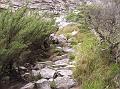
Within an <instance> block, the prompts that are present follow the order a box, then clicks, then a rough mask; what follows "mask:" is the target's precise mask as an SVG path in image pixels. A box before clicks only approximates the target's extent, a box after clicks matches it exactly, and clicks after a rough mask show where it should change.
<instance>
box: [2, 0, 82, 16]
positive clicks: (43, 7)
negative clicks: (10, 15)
mask: <svg viewBox="0 0 120 89" xmlns="http://www.w3.org/2000/svg"><path fill="white" fill-rule="evenodd" d="M80 1H81V0H0V8H1V9H8V8H11V9H12V10H13V11H14V10H16V9H18V8H20V7H22V6H24V5H27V7H28V8H29V9H32V10H39V11H42V12H43V11H44V12H49V13H51V12H52V13H54V14H57V13H64V12H66V11H68V10H73V9H75V8H76V7H77V5H79V2H80Z"/></svg>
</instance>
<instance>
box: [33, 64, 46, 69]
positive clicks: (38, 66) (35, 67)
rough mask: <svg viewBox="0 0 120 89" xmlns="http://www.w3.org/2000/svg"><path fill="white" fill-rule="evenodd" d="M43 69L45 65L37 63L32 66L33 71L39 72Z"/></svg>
mask: <svg viewBox="0 0 120 89" xmlns="http://www.w3.org/2000/svg"><path fill="white" fill-rule="evenodd" d="M44 67H45V64H40V63H37V64H36V65H35V66H34V69H38V70H41V69H42V68H44Z"/></svg>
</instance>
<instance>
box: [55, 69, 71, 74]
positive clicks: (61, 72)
mask: <svg viewBox="0 0 120 89" xmlns="http://www.w3.org/2000/svg"><path fill="white" fill-rule="evenodd" d="M57 71H58V72H59V73H60V74H61V75H63V76H72V74H73V72H72V70H69V69H61V70H57Z"/></svg>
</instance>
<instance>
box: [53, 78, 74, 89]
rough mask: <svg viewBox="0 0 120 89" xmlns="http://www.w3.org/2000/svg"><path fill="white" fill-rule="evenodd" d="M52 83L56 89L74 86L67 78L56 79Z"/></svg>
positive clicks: (72, 81)
mask: <svg viewBox="0 0 120 89" xmlns="http://www.w3.org/2000/svg"><path fill="white" fill-rule="evenodd" d="M54 81H55V83H56V86H57V89H69V88H71V87H73V86H75V85H76V82H75V81H74V80H73V79H71V78H70V77H69V76H64V77H57V78H56V79H55V80H54Z"/></svg>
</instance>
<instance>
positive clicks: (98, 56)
mask: <svg viewBox="0 0 120 89" xmlns="http://www.w3.org/2000/svg"><path fill="white" fill-rule="evenodd" d="M85 8H86V9H84V10H85V11H86V15H83V17H80V16H79V14H81V13H82V14H83V12H81V11H79V12H80V13H79V14H77V15H76V13H74V12H73V13H71V14H69V15H68V17H67V18H68V19H69V21H74V22H77V24H72V25H68V26H67V27H65V28H63V30H62V31H61V30H60V31H59V32H58V33H62V34H65V35H66V36H68V38H69V39H71V43H72V46H73V47H74V49H75V53H74V54H70V57H71V56H72V58H74V57H75V58H74V59H75V60H76V61H77V64H76V68H75V69H74V77H75V78H76V79H77V81H78V82H79V84H80V85H82V88H83V89H116V88H117V87H119V84H120V83H119V82H118V80H119V78H116V76H118V75H119V73H120V65H119V62H115V59H114V58H115V55H113V51H111V50H114V47H115V48H116V46H115V45H116V44H117V48H118V42H119V41H116V40H117V39H118V35H119V33H118V30H117V29H116V30H114V29H113V28H111V27H107V26H111V25H110V23H109V25H107V24H106V22H107V21H106V19H107V18H106V17H104V19H103V18H101V17H100V16H101V15H102V14H103V13H101V14H100V11H101V8H100V7H99V6H93V5H91V6H85ZM104 9H105V8H104ZM104 9H102V10H104ZM94 10H95V11H96V10H99V12H98V14H97V15H96V12H94V14H95V16H94V14H93V11H94ZM105 10H106V12H104V14H103V15H102V16H105V15H106V16H108V20H109V19H110V16H109V15H108V13H107V8H106V9H105ZM108 10H109V9H108ZM109 14H110V13H109ZM93 17H94V18H93ZM95 17H96V18H99V19H100V20H101V21H103V22H101V23H100V24H102V25H103V26H104V25H105V26H106V27H104V29H103V28H102V27H101V25H100V27H98V28H99V32H97V30H96V28H94V29H95V33H97V35H95V34H94V33H93V31H92V30H91V29H92V26H93V27H94V26H98V25H97V23H99V20H96V19H95ZM113 17H115V16H113ZM76 18H77V20H78V21H76ZM78 18H79V19H78ZM83 18H85V19H83ZM111 18H112V17H111ZM113 19H114V18H113ZM92 21H94V22H92ZM81 22H86V23H81ZM90 22H91V23H90ZM78 23H79V24H78ZM84 26H86V27H84ZM117 26H118V25H117ZM108 28H109V29H108ZM110 29H111V31H112V32H114V31H116V32H117V33H116V32H114V38H115V39H116V40H115V39H114V40H113V41H114V42H113V41H111V40H110V39H112V36H113V33H111V34H112V35H110V34H109V35H104V34H105V32H106V34H107V32H108V33H109V32H110ZM74 30H76V31H79V33H78V34H77V35H76V36H72V35H71V32H73V31H74ZM91 31H92V32H91ZM102 31H103V32H102ZM101 34H102V37H105V38H107V37H109V38H110V39H109V40H108V39H102V38H101ZM99 39H102V40H103V41H102V42H101V40H99ZM118 40H119V39H118ZM108 41H111V42H108ZM111 46H112V47H111ZM117 51H118V49H117ZM115 53H116V52H115ZM115 53H114V54H115ZM117 60H118V59H117Z"/></svg>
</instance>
